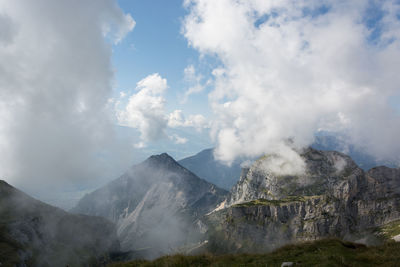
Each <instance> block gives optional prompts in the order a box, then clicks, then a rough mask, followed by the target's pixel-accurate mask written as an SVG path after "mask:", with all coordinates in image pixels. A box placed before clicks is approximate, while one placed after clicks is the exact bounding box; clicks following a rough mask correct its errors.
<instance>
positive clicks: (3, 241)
mask: <svg viewBox="0 0 400 267" xmlns="http://www.w3.org/2000/svg"><path fill="white" fill-rule="evenodd" d="M117 251H119V241H118V238H117V234H116V229H115V226H114V225H113V224H112V223H111V222H109V221H108V220H106V219H104V218H100V217H93V216H85V215H73V214H69V213H67V212H65V211H63V210H61V209H58V208H55V207H52V206H50V205H47V204H45V203H42V202H40V201H38V200H36V199H33V198H31V197H30V196H28V195H26V194H25V193H23V192H21V191H19V190H17V189H15V188H13V187H12V186H10V185H9V184H7V183H6V182H4V181H1V180H0V262H1V263H2V265H3V266H8V265H9V266H67V265H69V266H91V265H93V266H95V265H96V266H99V265H101V263H102V262H106V261H107V260H108V259H109V256H110V253H113V252H117Z"/></svg>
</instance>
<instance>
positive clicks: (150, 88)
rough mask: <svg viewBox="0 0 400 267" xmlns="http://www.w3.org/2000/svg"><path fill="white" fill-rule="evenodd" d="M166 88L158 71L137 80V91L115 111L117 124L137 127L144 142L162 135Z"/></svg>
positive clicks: (163, 134)
mask: <svg viewBox="0 0 400 267" xmlns="http://www.w3.org/2000/svg"><path fill="white" fill-rule="evenodd" d="M167 88H168V85H167V80H166V79H164V78H162V77H161V76H160V75H159V74H158V73H154V74H151V75H149V76H147V77H146V78H144V79H143V80H141V81H139V82H138V83H137V87H136V90H137V93H135V94H132V95H131V96H130V97H129V101H128V104H127V105H126V107H125V108H124V109H123V110H121V111H118V113H117V117H118V122H119V124H120V125H123V126H129V127H132V128H137V129H139V131H140V133H141V139H142V140H143V141H145V142H148V141H154V140H157V139H160V138H162V137H164V136H165V128H166V126H167V118H166V115H165V98H164V92H165V90H166V89H167Z"/></svg>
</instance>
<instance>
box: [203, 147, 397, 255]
mask: <svg viewBox="0 0 400 267" xmlns="http://www.w3.org/2000/svg"><path fill="white" fill-rule="evenodd" d="M301 157H302V159H303V160H304V162H305V166H304V172H303V173H301V174H298V175H290V176H289V175H277V174H275V173H273V172H271V171H269V170H268V169H266V168H265V167H264V166H265V161H267V160H268V157H263V158H261V159H259V160H258V161H256V162H255V163H254V164H253V165H252V166H251V167H250V168H248V169H245V170H244V171H243V172H242V176H241V178H240V180H239V182H238V184H237V185H236V186H235V187H234V188H233V189H232V191H231V194H230V196H229V197H228V198H227V200H226V204H225V208H224V209H220V210H217V211H214V212H212V213H210V214H209V215H208V216H207V217H205V218H204V221H205V222H207V225H208V226H209V232H208V233H209V237H210V241H211V242H210V246H212V247H213V249H218V248H222V250H225V251H229V252H237V251H257V250H262V251H264V250H265V249H272V248H276V247H279V246H281V245H283V244H286V243H293V242H299V241H304V240H315V239H319V238H324V237H332V236H334V237H339V238H344V239H348V240H353V241H357V240H359V241H363V242H367V243H368V242H375V241H376V240H373V239H374V237H373V236H370V235H367V234H366V233H367V232H371V231H373V229H374V228H375V227H379V226H382V225H384V224H386V223H389V222H391V221H394V220H397V219H400V194H399V193H400V170H399V169H391V168H387V167H376V168H373V169H371V170H369V171H368V172H367V173H365V172H364V171H363V170H362V169H360V168H359V167H358V166H357V165H356V164H355V163H354V162H353V161H352V160H351V158H349V157H348V156H346V155H344V154H341V153H338V152H334V151H318V150H314V149H307V150H306V151H304V153H302V154H301ZM283 164H284V163H283ZM366 236H367V237H368V238H364V237H366ZM362 238H364V240H360V239H362Z"/></svg>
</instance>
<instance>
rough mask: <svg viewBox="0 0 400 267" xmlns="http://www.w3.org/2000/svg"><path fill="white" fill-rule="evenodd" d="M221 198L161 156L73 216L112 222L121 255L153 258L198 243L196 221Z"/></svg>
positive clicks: (124, 177) (93, 197)
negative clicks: (131, 253) (95, 216)
mask: <svg viewBox="0 0 400 267" xmlns="http://www.w3.org/2000/svg"><path fill="white" fill-rule="evenodd" d="M226 194H227V192H226V191H225V190H222V189H219V188H218V187H216V186H215V185H213V184H210V183H208V182H206V181H204V180H202V179H200V178H199V177H197V176H196V175H194V174H193V173H192V172H190V171H188V170H187V169H185V168H184V167H182V166H181V165H180V164H178V163H177V162H176V161H175V160H174V159H173V158H171V157H170V156H169V155H167V154H165V153H164V154H161V155H156V156H151V157H150V158H148V159H147V160H146V161H144V162H143V163H141V164H138V165H135V166H133V167H132V168H131V169H130V170H128V171H127V172H126V173H125V174H124V175H122V176H121V177H120V178H118V179H116V180H114V181H112V182H111V183H109V184H108V185H106V186H104V187H102V188H100V189H98V190H96V191H95V192H93V193H91V194H88V195H86V196H85V197H84V198H83V199H82V200H80V201H79V203H78V205H77V206H76V207H75V208H74V209H73V211H74V212H76V213H82V214H88V215H97V216H103V217H105V218H108V219H110V220H112V221H113V222H115V223H116V224H117V226H118V235H119V238H120V240H121V247H122V249H123V250H125V251H134V252H135V253H136V255H137V254H139V256H141V257H146V258H154V257H157V256H160V255H162V254H166V253H174V252H177V251H179V249H180V248H181V247H184V246H187V245H189V244H193V243H197V242H198V240H199V235H201V233H200V232H196V231H195V230H196V229H197V228H196V227H194V226H195V224H196V220H197V219H198V218H200V217H202V216H203V215H204V214H206V213H208V212H210V211H212V210H213V209H215V207H216V205H217V204H218V203H220V202H221V201H222V200H223V199H224V198H225V197H226Z"/></svg>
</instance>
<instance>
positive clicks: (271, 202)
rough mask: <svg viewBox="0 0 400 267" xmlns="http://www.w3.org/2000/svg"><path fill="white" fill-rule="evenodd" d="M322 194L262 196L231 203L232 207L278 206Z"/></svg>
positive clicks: (303, 200)
mask: <svg viewBox="0 0 400 267" xmlns="http://www.w3.org/2000/svg"><path fill="white" fill-rule="evenodd" d="M320 197H322V196H287V197H286V198H283V199H279V200H268V199H264V198H260V199H256V200H252V201H249V202H245V203H239V204H236V205H233V207H252V206H268V205H272V206H279V205H281V204H287V203H291V202H305V201H307V200H310V199H315V198H320Z"/></svg>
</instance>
